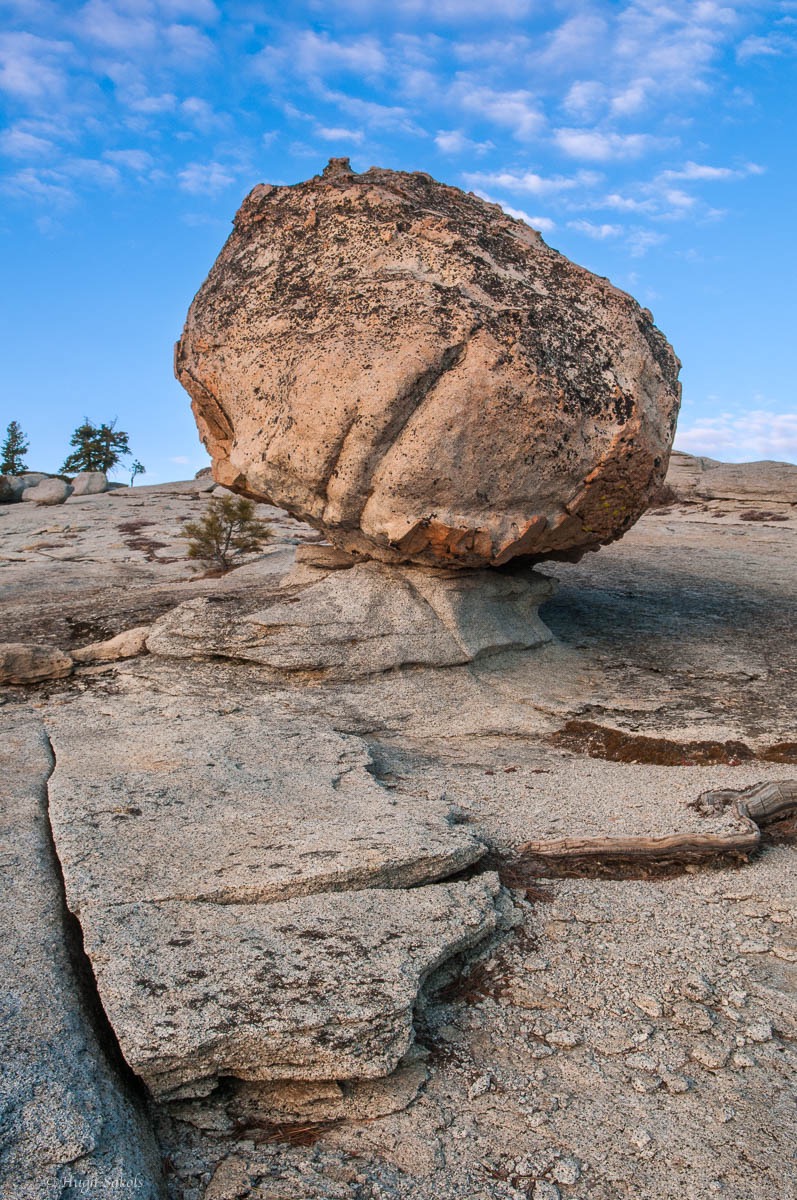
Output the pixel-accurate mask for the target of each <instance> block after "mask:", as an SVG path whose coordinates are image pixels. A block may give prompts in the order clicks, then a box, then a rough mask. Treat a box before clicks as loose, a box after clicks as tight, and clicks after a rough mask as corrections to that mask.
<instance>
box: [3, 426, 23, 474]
mask: <svg viewBox="0 0 797 1200" xmlns="http://www.w3.org/2000/svg"><path fill="white" fill-rule="evenodd" d="M28 448H29V443H28V440H27V438H26V437H25V434H24V433H23V432H22V426H21V425H20V423H19V421H12V422H11V423H10V425H9V426H8V429H6V440H5V441H4V442H3V445H2V446H0V456H2V457H0V475H21V474H22V472H23V471H27V469H28V468H27V465H26V464H25V463H24V462H23V457H24V455H25V452H26V451H27V450H28Z"/></svg>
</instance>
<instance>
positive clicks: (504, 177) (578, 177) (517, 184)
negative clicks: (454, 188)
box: [465, 171, 600, 196]
mask: <svg viewBox="0 0 797 1200" xmlns="http://www.w3.org/2000/svg"><path fill="white" fill-rule="evenodd" d="M465 179H466V181H467V182H468V183H469V184H470V185H471V186H476V187H485V188H490V187H493V188H506V189H507V191H510V192H525V193H527V194H528V195H530V196H551V195H557V194H559V193H561V192H570V191H573V190H574V189H576V188H587V187H592V186H594V185H595V184H596V183H598V182H599V180H600V176H599V175H596V174H595V172H594V171H579V172H578V173H577V174H575V175H552V176H548V177H546V176H544V175H538V174H537V173H536V172H535V171H524V172H522V174H518V173H517V172H516V171H495V172H492V173H481V174H479V173H474V174H467V175H465Z"/></svg>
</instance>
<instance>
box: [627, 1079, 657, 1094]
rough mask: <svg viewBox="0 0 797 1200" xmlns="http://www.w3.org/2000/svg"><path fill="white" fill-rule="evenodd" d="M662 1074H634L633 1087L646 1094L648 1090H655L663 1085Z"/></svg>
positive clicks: (636, 1090)
mask: <svg viewBox="0 0 797 1200" xmlns="http://www.w3.org/2000/svg"><path fill="white" fill-rule="evenodd" d="M662 1082H663V1081H662V1078H661V1076H660V1075H634V1077H633V1078H632V1080H631V1087H632V1088H633V1089H634V1091H635V1092H639V1093H640V1094H641V1095H644V1093H646V1092H655V1091H657V1090H658V1089H659V1088H660V1087H661V1085H662Z"/></svg>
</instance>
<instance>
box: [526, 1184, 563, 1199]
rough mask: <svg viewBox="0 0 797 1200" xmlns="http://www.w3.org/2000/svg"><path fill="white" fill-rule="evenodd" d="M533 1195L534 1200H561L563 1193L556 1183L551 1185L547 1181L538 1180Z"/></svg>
mask: <svg viewBox="0 0 797 1200" xmlns="http://www.w3.org/2000/svg"><path fill="white" fill-rule="evenodd" d="M531 1195H532V1200H559V1197H560V1196H561V1192H560V1191H559V1188H558V1187H557V1186H556V1184H555V1183H549V1182H548V1180H547V1179H538V1180H537V1182H536V1183H535V1184H534V1191H533V1192H532V1193H531Z"/></svg>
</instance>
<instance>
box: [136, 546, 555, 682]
mask: <svg viewBox="0 0 797 1200" xmlns="http://www.w3.org/2000/svg"><path fill="white" fill-rule="evenodd" d="M297 560H298V562H297V566H296V567H295V568H294V570H293V571H292V572H291V573H290V574H289V575H287V576H286V577H285V580H284V583H283V586H282V587H281V588H279V589H276V590H275V591H274V592H273V593H272V595H271V596H270V597H269V599H268V601H267V602H266V603H264V604H263V605H262V607H259V608H257V609H255V610H254V611H250V612H248V613H242V612H241V611H240V610H239V609H238V607H237V606H236V607H235V608H234V609H232V610H231V609H230V607H229V606H227V605H225V604H224V603H223V602H222V603H220V602H218V601H214V600H206V599H204V598H199V599H196V600H189V601H187V602H186V603H185V604H181V605H179V606H178V607H177V608H175V609H173V610H172V611H171V612H170V613H167V614H166V615H165V616H164V617H162V618H161V619H160V620H159V621H157V622H156V623H155V625H154V626H153V629H152V631H151V632H150V634H149V636H148V637H147V648H148V649H149V651H150V652H151V653H153V654H158V655H163V656H166V657H173V658H206V657H211V656H219V657H224V658H234V659H241V660H245V661H249V662H256V663H259V664H260V665H261V666H263V667H267V668H270V669H271V670H273V671H276V672H279V673H280V674H289V675H290V674H295V673H296V672H312V673H313V674H316V675H321V676H324V677H327V678H335V679H356V678H359V677H362V676H366V675H376V674H379V673H380V672H382V671H389V670H392V669H394V668H397V667H404V666H437V667H449V666H456V665H459V664H462V663H468V662H472V661H473V660H474V659H477V658H481V657H484V656H486V655H489V654H495V653H498V652H500V651H502V650H511V649H514V650H528V649H532V648H533V647H536V646H542V645H544V644H545V643H546V642H550V641H551V640H552V639H553V635H552V634H551V632H550V630H548V629H547V628H546V627H545V625H544V624H543V622H542V621H541V620H540V617H539V615H538V611H537V610H538V608H539V606H540V604H542V603H543V602H544V601H545V600H547V599H549V598H550V597H551V596H552V595H553V593H554V588H555V584H554V581H553V580H551V579H549V578H547V577H546V576H544V575H540V574H537V573H536V572H533V571H531V570H526V571H521V572H520V573H518V574H505V573H502V572H498V571H454V570H430V569H429V568H424V567H411V566H405V567H393V566H386V565H384V564H382V563H378V562H361V563H354V562H353V561H352V559H351V558H348V557H347V556H345V555H340V554H339V553H338V554H336V552H335V551H334V550H331V548H324V547H319V548H318V549H316V548H313V549H309V550H305V551H304V552H300V553H299V554H298V555H297Z"/></svg>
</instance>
